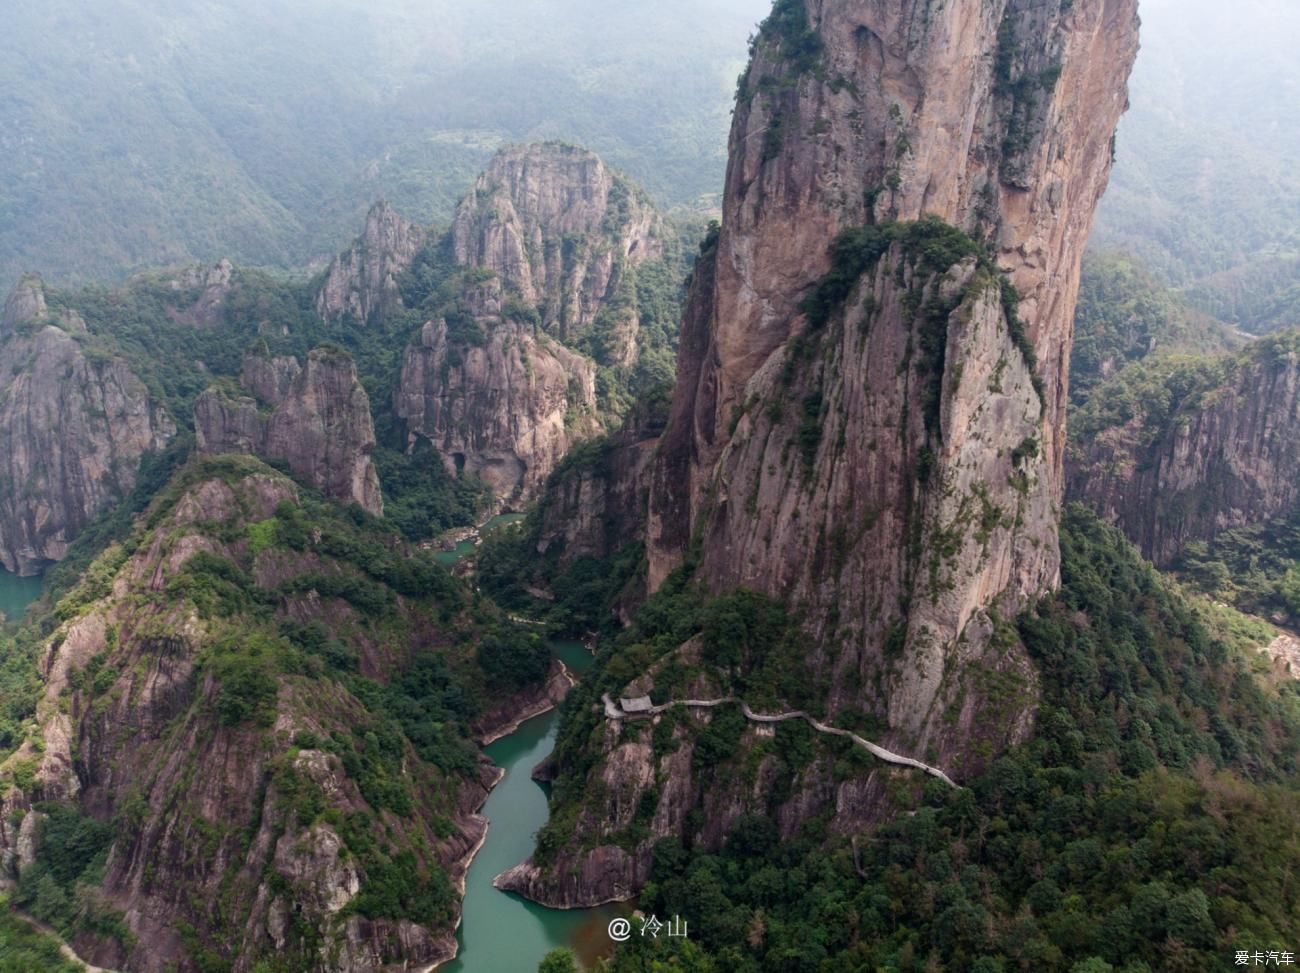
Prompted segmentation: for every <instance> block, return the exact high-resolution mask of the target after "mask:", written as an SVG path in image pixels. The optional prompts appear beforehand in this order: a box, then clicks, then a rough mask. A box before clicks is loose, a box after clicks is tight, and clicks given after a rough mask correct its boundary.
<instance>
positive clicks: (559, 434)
mask: <svg viewBox="0 0 1300 973" xmlns="http://www.w3.org/2000/svg"><path fill="white" fill-rule="evenodd" d="M502 303H503V296H502V291H501V285H500V282H499V281H498V280H495V279H493V280H489V281H487V282H485V283H483V284H482V285H480V286H478V287H477V288H475V289H474V290H472V291H471V292H470V293H468V294H467V295H466V305H467V307H468V309H469V312H470V313H471V314H472V316H473V318H474V321H475V324H476V326H477V327H478V329H479V336H480V341H479V343H466V342H462V341H458V340H456V339H455V336H453V335H449V333H448V326H447V322H446V320H442V319H440V320H437V321H430V322H429V323H427V324H425V326H424V328H423V330H422V331H421V334H420V340H419V342H418V343H416V344H412V345H410V346H409V347H408V348H407V350H406V354H405V355H404V357H403V361H402V375H401V380H400V382H399V383H398V389H397V392H396V393H395V396H394V403H393V409H394V412H395V413H396V415H397V417H398V418H399V419H402V420H404V421H405V422H406V429H407V437H408V439H409V440H410V441H411V443H414V441H415V439H416V437H420V438H424V439H426V440H428V441H429V442H430V443H431V444H432V445H433V447H434V448H435V449H436V450H437V451H438V453H439V454H440V455H441V456H442V458H443V461H444V463H446V464H447V468H448V469H449V470H450V471H452V472H458V471H464V472H467V473H470V474H473V475H475V476H478V477H481V478H482V479H483V480H484V481H485V482H486V483H487V484H488V485H489V486H491V488H492V490H493V492H494V493H495V494H496V496H497V497H499V498H501V499H503V500H510V501H517V500H526V499H531V498H532V497H534V496H535V495H536V493H537V491H538V490H539V489H540V488H541V486H542V484H543V483H545V481H546V477H547V475H548V474H549V473H550V471H551V470H552V469H554V468H555V464H556V463H558V462H559V461H560V459H561V458H562V457H563V456H564V454H565V453H566V452H567V451H568V449H569V447H570V446H572V445H573V444H574V443H576V442H580V441H582V440H584V439H590V438H591V437H592V436H595V435H597V434H598V433H599V432H600V430H601V426H600V422H599V420H598V419H597V416H596V375H595V371H596V370H595V365H594V364H593V362H592V361H591V359H589V358H586V357H584V356H582V355H579V354H578V353H577V352H574V351H570V350H569V349H568V348H565V347H564V346H563V345H561V344H560V343H559V342H557V341H555V340H553V339H551V338H548V337H547V336H545V335H536V334H534V333H533V329H532V327H531V326H529V325H525V324H520V323H519V322H516V321H511V320H509V319H507V318H504V317H503V316H502Z"/></svg>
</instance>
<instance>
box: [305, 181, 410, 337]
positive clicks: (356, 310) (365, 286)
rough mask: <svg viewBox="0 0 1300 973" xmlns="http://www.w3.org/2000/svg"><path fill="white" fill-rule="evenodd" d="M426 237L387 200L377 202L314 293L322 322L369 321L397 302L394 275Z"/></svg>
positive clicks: (363, 323) (364, 323)
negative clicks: (361, 227)
mask: <svg viewBox="0 0 1300 973" xmlns="http://www.w3.org/2000/svg"><path fill="white" fill-rule="evenodd" d="M426 236H427V235H426V233H425V232H424V231H423V230H421V229H420V228H419V227H417V226H416V225H415V224H413V223H409V222H407V221H406V220H404V219H403V218H402V217H401V216H399V215H398V214H397V211H396V210H394V209H393V208H392V207H391V206H390V205H388V203H386V202H380V203H376V204H375V205H374V206H372V207H371V208H370V212H369V213H368V214H367V216H366V228H365V232H364V233H362V235H361V237H360V238H359V239H358V240H357V242H356V243H355V244H353V245H352V248H351V249H349V250H348V251H346V252H345V253H343V254H340V255H339V256H338V257H336V258H335V260H334V262H333V263H331V264H330V268H329V271H328V273H327V274H326V277H325V282H324V284H322V285H321V289H320V292H319V293H318V294H317V295H316V310H317V312H318V313H319V314H320V316H321V317H323V318H325V319H326V320H345V319H346V320H351V321H355V322H356V323H357V324H360V325H368V324H372V323H373V322H374V321H375V319H376V317H377V316H378V315H380V314H382V313H383V312H384V311H385V310H388V309H390V308H392V307H395V306H400V305H401V295H400V294H399V293H398V287H397V277H398V275H399V274H400V273H402V272H403V271H404V270H406V269H408V268H409V267H410V266H411V262H412V261H413V260H414V259H415V255H416V253H418V252H419V250H420V247H422V246H424V244H425V242H426Z"/></svg>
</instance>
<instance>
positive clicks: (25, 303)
mask: <svg viewBox="0 0 1300 973" xmlns="http://www.w3.org/2000/svg"><path fill="white" fill-rule="evenodd" d="M48 314H49V309H48V308H47V307H46V305H45V285H44V284H43V283H42V281H41V278H40V277H39V276H38V275H36V274H23V275H22V277H20V278H18V283H17V284H15V285H14V289H13V290H11V291H10V292H9V296H8V297H7V298H6V299H5V308H4V316H3V317H2V318H0V327H3V328H4V330H5V331H10V330H12V329H13V328H16V327H18V326H19V325H21V324H28V323H30V322H33V321H40V320H42V319H44V318H45V317H46V316H47V315H48Z"/></svg>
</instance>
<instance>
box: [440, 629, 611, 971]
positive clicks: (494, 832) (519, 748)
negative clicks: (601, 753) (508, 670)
mask: <svg viewBox="0 0 1300 973" xmlns="http://www.w3.org/2000/svg"><path fill="white" fill-rule="evenodd" d="M553 645H554V649H555V654H556V655H557V656H559V658H560V659H561V660H563V662H564V664H565V665H567V666H568V667H569V668H570V669H571V670H573V671H574V672H578V673H581V672H582V670H583V669H586V668H587V667H589V666H590V665H591V661H592V660H591V654H590V653H589V652H588V651H587V650H586V649H585V648H583V646H582V645H581V643H579V642H572V641H556V642H555V643H553ZM558 723H559V714H558V713H556V712H555V711H551V712H550V713H545V714H543V715H541V716H538V717H536V718H534V719H531V720H528V721H527V722H526V723H524V724H523V725H522V726H520V727H519V729H518V730H516V731H515V732H514V733H511V734H510V735H509V736H506V737H502V738H501V739H500V740H498V741H497V742H496V743H493V744H491V745H490V746H489V747H487V748H486V753H487V755H488V756H489V757H491V758H492V760H493V761H494V762H495V763H496V764H497V765H498V766H499V767H501V768H503V769H504V770H505V772H506V775H505V777H504V778H503V779H502V780H501V783H500V784H498V785H497V786H496V789H495V790H493V791H492V794H491V796H490V797H488V799H487V803H486V804H485V805H484V806H483V811H482V813H483V814H484V815H485V816H486V817H487V819H488V820H489V821H490V822H491V826H490V827H489V829H488V835H487V841H486V842H485V843H484V845H483V847H482V848H481V849H480V850H479V853H478V856H477V857H476V858H475V859H474V864H473V865H471V866H470V870H469V875H468V876H467V877H466V880H465V904H464V920H463V922H462V923H461V927H460V931H459V932H458V933H457V937H456V938H457V940H458V941H459V943H460V952H459V954H458V955H457V957H456V959H454V960H452V961H451V962H450V963H448V964H446V965H445V966H440V967H438V971H439V973H523V971H528V970H535V969H536V968H537V964H538V963H539V962H541V960H542V957H543V956H545V955H546V954H547V953H548V952H549V951H550V950H552V949H555V948H556V947H559V946H568V947H569V948H571V949H573V950H574V951H575V952H576V953H577V954H578V956H579V957H580V959H581V960H582V961H583V962H584V963H586V964H587V965H591V964H593V963H594V962H595V960H596V959H597V958H598V957H600V956H603V955H608V954H609V952H610V945H611V944H610V940H609V936H608V934H607V933H606V926H607V924H608V923H609V920H610V919H611V918H612V917H613V916H615V915H617V910H616V909H615V908H614V907H607V908H601V909H574V910H569V911H564V910H558V909H545V908H542V907H541V906H539V905H535V904H534V903H532V902H527V901H525V900H524V899H521V898H519V897H518V896H516V895H513V894H511V893H507V892H501V891H499V890H497V889H495V888H493V887H492V879H493V878H495V877H496V876H497V875H499V874H500V873H501V872H504V871H505V870H506V869H507V868H510V867H512V866H514V865H518V864H519V863H520V862H521V861H523V860H524V859H525V858H527V857H528V856H529V855H530V854H532V851H533V835H534V834H535V833H536V832H537V829H538V828H540V827H541V826H542V825H543V824H545V823H546V815H547V806H546V792H545V791H544V790H543V789H542V786H541V785H540V784H538V783H537V782H536V781H534V780H533V779H532V778H531V777H530V774H531V772H532V769H533V768H534V767H535V766H537V764H538V763H539V762H540V761H541V760H542V759H543V758H545V757H546V756H547V755H548V754H549V753H550V752H551V749H552V748H553V747H554V746H555V734H556V729H557V724H558Z"/></svg>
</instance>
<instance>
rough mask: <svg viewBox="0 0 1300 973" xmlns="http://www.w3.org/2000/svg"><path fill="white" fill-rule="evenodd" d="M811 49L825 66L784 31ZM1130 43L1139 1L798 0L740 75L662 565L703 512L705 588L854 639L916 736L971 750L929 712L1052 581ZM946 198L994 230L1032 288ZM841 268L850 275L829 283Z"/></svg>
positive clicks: (662, 489) (786, 7) (701, 281)
mask: <svg viewBox="0 0 1300 973" xmlns="http://www.w3.org/2000/svg"><path fill="white" fill-rule="evenodd" d="M810 37H811V38H814V40H809V38H810ZM810 47H811V48H813V49H815V50H818V51H819V52H820V53H819V54H818V55H817V62H816V64H815V65H814V64H812V63H809V61H808V55H807V54H806V53H804V54H801V55H798V56H793V55H791V54H790V52H791V51H804V52H806V51H807V50H808V49H809V48H810ZM1136 50H1137V18H1136V14H1135V4H1134V2H1133V0H1083V2H1079V0H1076V2H1073V3H1056V2H1051V3H1047V4H1043V3H1037V2H1029V0H1001V2H997V3H992V4H990V3H950V4H946V5H943V6H941V7H937V6H935V5H933V4H929V3H925V2H921V0H915V2H910V0H908V2H903V3H899V4H887V5H864V4H857V3H847V2H834V0H826V2H820V3H808V4H807V5H806V7H805V5H804V4H803V3H800V2H796V0H791V2H787V3H782V4H778V6H777V8H776V14H775V15H774V17H773V19H772V20H771V21H769V22H768V25H767V27H766V28H765V30H764V31H763V32H762V34H761V35H760V37H759V39H758V41H757V42H756V44H755V50H754V57H753V61H752V62H751V64H750V67H749V71H748V73H747V74H746V76H745V79H744V82H743V84H742V93H741V97H740V101H739V104H738V107H737V110H736V116H735V121H734V124H733V130H732V139H731V162H730V166H729V170H728V178H727V192H726V196H725V199H724V216H723V221H722V228H721V232H720V235H719V237H718V240H717V244H716V251H715V252H714V254H713V256H712V258H711V259H710V260H709V261H708V263H709V266H708V267H707V268H705V271H706V272H701V273H697V275H696V286H695V289H694V291H693V294H692V304H691V307H690V308H689V310H688V313H687V317H686V321H685V324H684V333H683V338H682V349H683V350H682V354H681V358H680V367H679V379H678V385H677V392H676V397H675V400H674V406H673V413H672V416H671V419H670V432H669V433H668V435H667V436H666V437H665V440H664V443H663V444H662V446H661V460H660V462H659V465H658V466H657V468H656V479H655V482H654V485H653V488H652V491H651V516H650V529H649V535H650V537H649V550H650V559H651V582H652V584H657V583H658V582H659V581H661V580H662V579H663V578H664V577H665V576H666V574H667V573H668V571H669V570H670V569H671V568H672V567H674V566H675V565H677V564H678V563H680V562H681V560H682V558H683V556H684V554H685V550H686V543H687V540H688V539H689V538H690V537H691V536H692V535H693V534H698V535H700V536H702V537H703V538H704V539H705V543H704V554H703V561H702V564H701V568H702V570H701V572H700V573H701V576H702V577H704V578H706V579H707V583H708V584H709V585H710V586H711V587H713V588H714V589H715V590H726V589H728V588H732V587H735V586H739V585H744V586H748V587H751V588H754V589H756V590H759V591H763V592H767V593H770V594H772V595H774V596H778V597H783V598H787V599H788V600H790V601H791V602H793V603H795V604H798V605H801V606H804V607H806V608H807V609H808V615H807V617H808V621H809V627H810V629H811V630H812V632H813V633H814V634H815V635H816V636H818V637H819V638H821V639H823V640H827V641H829V640H831V639H835V640H836V641H839V640H843V641H844V643H845V644H846V647H851V648H850V650H849V651H847V652H842V653H840V654H839V659H838V661H837V662H831V661H830V660H829V659H828V660H827V662H826V664H827V665H828V666H833V667H834V668H835V669H836V672H837V676H836V679H835V685H836V686H837V687H839V688H838V689H837V690H836V691H835V692H836V695H837V696H840V695H841V694H847V693H848V689H847V686H848V685H849V684H850V682H854V683H859V684H867V685H871V684H872V683H873V682H874V681H875V680H876V679H877V678H883V679H884V680H885V683H884V685H886V686H888V687H889V688H888V691H887V692H886V693H884V694H883V696H884V698H887V699H888V718H889V721H890V723H891V725H892V726H893V727H894V728H895V731H896V732H897V733H899V735H900V738H901V739H900V742H905V743H906V744H907V746H908V747H911V748H916V747H921V748H924V747H930V746H934V747H937V748H938V749H939V750H940V751H941V752H942V751H944V750H945V749H947V748H948V747H950V746H951V747H962V746H963V742H962V741H960V740H958V739H956V738H955V737H952V736H951V734H948V733H943V732H941V731H940V729H939V728H938V726H937V724H936V716H937V713H938V712H939V710H940V709H942V708H943V707H944V706H946V705H947V704H948V702H949V701H950V697H951V694H952V693H954V692H956V691H957V687H958V686H960V685H961V683H962V679H961V678H959V676H958V671H957V670H959V669H961V668H963V667H966V666H967V665H969V664H972V663H976V662H977V661H979V660H980V659H981V656H982V655H984V650H983V649H982V648H981V645H982V640H981V639H980V638H978V637H976V636H977V632H978V630H979V628H980V627H987V625H988V623H987V620H986V613H987V612H988V611H989V610H990V609H1000V610H1004V611H1006V612H1014V611H1015V610H1017V609H1018V608H1019V607H1020V606H1023V605H1024V604H1025V603H1026V602H1027V601H1028V600H1029V599H1031V598H1033V597H1036V596H1037V595H1038V594H1039V593H1041V592H1043V591H1044V590H1046V589H1048V588H1050V587H1051V586H1052V585H1053V584H1054V583H1055V581H1056V577H1057V571H1058V558H1059V554H1058V551H1057V543H1056V511H1057V508H1058V505H1059V502H1060V498H1061V487H1062V451H1063V443H1064V438H1063V432H1064V409H1065V402H1066V391H1067V390H1066V380H1067V372H1068V356H1069V344H1070V330H1071V324H1072V319H1073V311H1074V302H1075V298H1076V296H1077V291H1078V281H1079V270H1080V262H1081V258H1082V253H1083V248H1084V244H1085V242H1086V239H1087V234H1088V230H1089V229H1090V227H1091V223H1092V216H1093V209H1094V207H1095V205H1096V203H1097V201H1098V199H1099V198H1100V195H1101V193H1102V191H1103V189H1104V187H1105V185H1106V180H1107V177H1108V174H1109V168H1110V151H1111V149H1110V146H1111V137H1112V135H1113V133H1114V129H1115V125H1116V122H1117V121H1118V119H1119V116H1120V113H1121V111H1122V110H1123V108H1124V107H1125V104H1126V90H1125V79H1126V78H1127V74H1128V70H1129V68H1130V66H1131V65H1132V63H1133V59H1134V57H1135V55H1136ZM814 67H816V70H813V68H814ZM770 81H779V82H781V83H778V84H772V83H770ZM923 216H925V217H931V218H933V219H932V222H931V223H930V224H929V225H927V224H925V223H924V222H923V223H909V221H917V220H920V219H921V218H922V217H923ZM935 221H942V224H946V225H948V226H950V227H953V228H956V229H958V230H961V231H964V232H965V233H966V234H968V235H969V236H971V237H974V238H976V239H979V240H985V241H988V245H989V248H990V250H991V254H992V258H993V259H994V260H995V261H996V263H997V265H998V267H999V268H1001V269H1002V270H1004V271H1005V272H1006V273H1007V274H1008V275H1009V277H1010V279H1011V281H1012V282H1013V283H1014V285H1015V287H1016V288H1017V289H1018V291H1019V297H1020V300H1019V302H1018V304H1017V302H1015V301H1014V300H1011V299H1005V300H1004V298H1009V296H1010V292H1009V291H1007V290H1005V289H1004V288H1003V287H1002V286H1001V285H1000V283H999V282H998V281H997V280H996V279H994V277H993V276H992V275H989V274H985V273H983V272H982V271H979V270H976V268H975V266H974V264H973V263H972V259H973V258H971V257H969V256H964V254H965V253H968V251H967V250H965V248H963V247H962V246H961V245H959V243H958V242H957V238H956V237H953V236H951V235H950V234H946V233H945V231H944V230H943V229H942V228H941V225H940V224H938V223H937V222H935ZM890 223H892V224H894V225H895V226H896V228H897V231H898V232H896V233H894V234H893V235H892V236H891V235H886V236H885V237H884V238H883V242H882V239H881V236H880V235H879V234H878V233H876V234H875V235H873V232H872V227H871V226H870V225H874V227H876V228H881V227H882V226H884V225H886V224H890ZM863 225H868V229H867V230H862V231H860V233H861V235H860V236H859V237H856V238H851V239H848V240H845V239H844V238H842V237H841V238H839V239H840V240H841V243H842V246H841V247H840V248H838V249H837V250H836V251H835V253H832V248H831V243H832V241H834V240H836V239H837V237H838V235H839V234H841V232H842V231H844V230H846V229H850V228H853V227H857V226H863ZM908 227H911V229H910V230H909V229H907V228H908ZM945 239H946V242H945ZM873 241H874V242H873ZM890 241H893V242H892V245H890V246H889V247H888V249H883V247H884V245H885V244H887V243H889V242H890ZM873 246H875V247H877V250H876V254H878V258H877V259H876V260H875V261H874V263H873V261H872V260H870V259H865V260H864V259H857V260H856V262H855V257H854V254H855V253H858V254H859V258H860V251H861V248H863V247H866V248H868V249H870V248H871V247H873ZM855 247H856V248H858V249H857V250H856V251H855V250H854V249H853V248H855ZM882 249H883V252H881V251H882ZM873 255H875V254H873ZM864 265H865V266H864ZM830 272H834V273H838V274H841V275H842V274H845V273H846V272H847V273H849V274H851V275H857V276H858V279H857V281H856V283H853V284H851V285H849V284H847V282H843V281H842V282H841V284H842V285H845V286H840V287H839V289H838V290H837V291H836V292H835V293H834V294H833V295H828V293H827V291H826V290H825V289H820V288H819V287H818V285H819V282H821V281H822V279H823V278H824V277H825V276H826V275H827V274H828V273H830ZM828 296H832V297H834V298H836V299H837V301H835V302H832V303H835V304H836V306H835V307H827V299H828ZM810 300H811V301H812V302H813V303H814V305H815V306H816V307H815V310H814V311H810V310H809V308H810V304H809V303H808V302H809V301H810ZM814 318H815V319H814ZM792 444H793V446H794V448H792ZM801 453H802V457H801V456H800V454H801ZM904 605H905V606H907V607H906V608H900V606H904ZM899 626H902V630H903V631H904V632H905V633H906V634H905V638H906V643H905V649H904V651H903V653H902V660H901V663H898V664H892V663H890V662H888V661H887V660H886V659H885V658H884V657H883V656H884V654H883V653H882V648H881V647H882V646H883V645H884V644H885V642H886V636H887V633H889V632H890V630H891V629H893V630H894V631H898V627H899ZM972 626H974V627H972ZM895 638H897V636H895ZM1004 655H1005V653H1001V652H999V653H996V654H995V656H994V657H991V658H988V659H984V660H982V661H980V662H979V664H981V665H985V664H994V665H996V664H999V657H1001V656H1004ZM1022 661H1023V660H1022ZM850 674H853V678H852V679H850ZM941 687H944V688H943V691H942V692H941V691H940V690H941ZM882 702H883V700H882ZM940 737H943V738H944V739H940Z"/></svg>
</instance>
